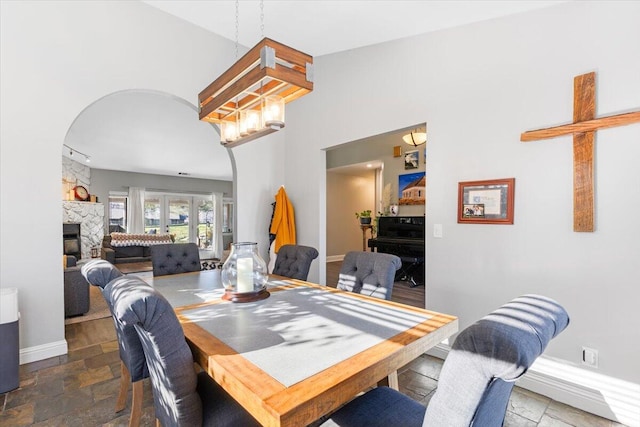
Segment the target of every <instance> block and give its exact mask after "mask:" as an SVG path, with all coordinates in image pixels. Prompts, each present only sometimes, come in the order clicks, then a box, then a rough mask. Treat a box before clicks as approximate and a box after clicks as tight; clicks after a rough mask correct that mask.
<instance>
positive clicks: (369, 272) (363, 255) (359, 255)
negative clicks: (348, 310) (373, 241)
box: [336, 251, 402, 300]
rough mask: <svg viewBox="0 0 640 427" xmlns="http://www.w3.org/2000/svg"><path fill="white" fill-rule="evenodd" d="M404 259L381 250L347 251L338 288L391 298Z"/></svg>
mask: <svg viewBox="0 0 640 427" xmlns="http://www.w3.org/2000/svg"><path fill="white" fill-rule="evenodd" d="M401 266H402V261H400V258H399V257H397V256H396V255H392V254H385V253H379V252H356V251H354V252H347V253H346V255H345V256H344V260H343V261H342V267H340V275H339V276H338V284H337V286H336V287H337V288H338V289H341V290H343V291H349V292H356V293H359V294H363V295H369V296H372V297H376V298H381V299H385V300H390V299H391V293H392V292H393V282H394V279H395V275H396V271H397V270H398V269H399V268H400V267H401Z"/></svg>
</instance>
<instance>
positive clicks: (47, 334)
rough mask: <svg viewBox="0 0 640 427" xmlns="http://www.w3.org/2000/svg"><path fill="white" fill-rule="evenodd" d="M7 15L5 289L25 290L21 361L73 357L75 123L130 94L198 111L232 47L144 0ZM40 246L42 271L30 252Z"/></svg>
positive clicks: (3, 37)
mask: <svg viewBox="0 0 640 427" xmlns="http://www.w3.org/2000/svg"><path fill="white" fill-rule="evenodd" d="M0 8H1V9H0V19H1V22H0V31H1V33H0V43H1V45H0V55H1V57H0V67H1V68H0V85H1V88H0V92H1V93H2V97H1V101H0V102H1V104H0V121H1V124H0V128H1V130H0V136H1V138H0V141H1V142H0V144H1V145H0V150H1V151H0V166H1V173H2V179H1V182H0V188H1V191H0V201H1V206H0V209H1V213H2V217H1V222H0V224H1V229H2V233H1V236H0V263H1V268H0V285H1V286H2V287H17V288H18V289H19V299H20V300H19V306H20V312H21V321H20V347H21V360H22V361H23V362H25V361H31V360H37V359H41V358H45V357H50V356H53V355H56V354H62V353H64V352H66V342H65V341H64V312H63V308H64V307H63V287H62V281H63V273H62V264H61V262H60V256H61V254H62V249H61V248H62V236H61V232H60V230H61V229H60V227H61V223H62V213H61V209H60V185H61V180H60V177H61V162H60V155H61V152H62V151H61V149H62V143H63V141H64V138H65V135H66V133H67V131H68V129H69V126H70V125H71V123H72V122H73V120H74V119H75V118H76V116H77V115H78V114H79V113H80V112H81V111H82V110H83V109H84V108H85V107H86V106H88V105H89V104H91V103H92V102H94V101H96V100H97V99H99V98H101V97H103V96H105V95H107V94H110V93H113V92H116V91H120V90H124V89H138V88H141V89H151V90H157V91H162V92H164V93H169V94H173V95H176V96H178V97H181V98H183V99H187V100H190V101H191V102H193V103H194V104H197V94H198V93H199V92H200V91H201V90H202V89H203V88H204V87H206V85H208V84H209V83H210V82H211V81H212V80H213V79H214V78H215V77H217V76H218V75H220V74H221V73H222V72H223V71H224V70H225V69H226V68H228V67H229V66H230V65H231V64H232V63H233V60H234V57H235V48H234V43H233V42H231V41H229V40H226V39H223V38H221V37H218V36H215V35H212V34H211V33H208V32H206V31H204V30H202V29H200V28H198V27H195V26H193V25H190V24H187V23H186V22H184V21H182V20H179V19H176V18H175V17H172V16H169V15H167V14H165V13H163V12H160V11H158V10H157V9H155V8H153V7H151V6H148V5H146V4H144V3H140V2H106V1H105V2H102V1H91V2H39V1H38V2H29V1H24V2H5V1H2V2H0ZM214 53H215V54H214ZM218 142H219V141H217V140H212V141H211V143H212V144H217V143H218ZM35 248H37V253H38V256H37V263H36V264H37V268H35V269H34V265H35V264H34V257H33V256H25V255H24V254H33V253H34V250H35Z"/></svg>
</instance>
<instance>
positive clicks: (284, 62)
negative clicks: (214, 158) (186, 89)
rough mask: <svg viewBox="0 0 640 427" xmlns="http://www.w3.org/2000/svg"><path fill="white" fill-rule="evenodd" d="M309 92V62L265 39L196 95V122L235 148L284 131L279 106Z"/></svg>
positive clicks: (311, 78)
mask: <svg viewBox="0 0 640 427" xmlns="http://www.w3.org/2000/svg"><path fill="white" fill-rule="evenodd" d="M312 90H313V57H312V56H310V55H307V54H306V53H302V52H300V51H297V50H295V49H293V48H290V47H289V46H285V45H283V44H281V43H278V42H276V41H273V40H271V39H269V38H264V39H262V41H260V42H259V43H258V44H257V45H255V46H254V47H253V48H252V49H251V50H249V51H248V52H247V53H246V54H245V55H244V56H243V57H242V58H240V59H239V60H238V61H237V62H236V63H235V64H233V65H232V66H231V67H230V68H229V69H228V70H227V71H225V72H224V73H223V74H222V75H221V76H220V77H218V78H217V79H216V80H215V81H214V82H213V83H211V84H210V85H209V86H207V87H206V88H205V89H204V90H203V91H202V92H200V94H199V95H198V102H199V104H200V120H203V121H207V122H210V123H215V124H218V125H220V136H221V144H222V145H224V146H225V147H235V146H238V145H240V144H243V143H245V142H248V141H251V140H253V139H256V138H259V137H261V136H264V135H267V134H269V133H271V132H275V131H276V130H279V129H281V128H283V127H284V104H286V103H288V102H291V101H293V100H295V99H298V98H300V97H301V96H304V95H306V94H307V93H309V92H311V91H312Z"/></svg>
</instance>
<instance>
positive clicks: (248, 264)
mask: <svg viewBox="0 0 640 427" xmlns="http://www.w3.org/2000/svg"><path fill="white" fill-rule="evenodd" d="M238 292H242V293H244V292H253V258H238Z"/></svg>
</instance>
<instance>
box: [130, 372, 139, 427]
mask: <svg viewBox="0 0 640 427" xmlns="http://www.w3.org/2000/svg"><path fill="white" fill-rule="evenodd" d="M131 394H132V395H133V397H132V399H131V416H130V417H129V427H138V426H139V425H140V418H141V417H142V380H140V381H136V382H134V383H133V391H132V393H131Z"/></svg>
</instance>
